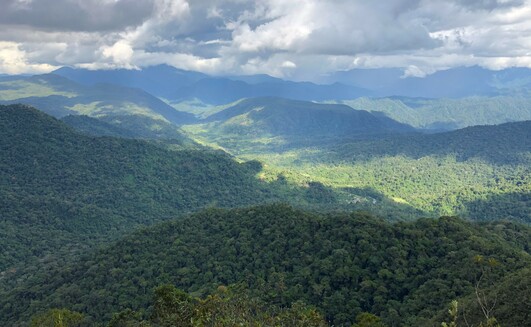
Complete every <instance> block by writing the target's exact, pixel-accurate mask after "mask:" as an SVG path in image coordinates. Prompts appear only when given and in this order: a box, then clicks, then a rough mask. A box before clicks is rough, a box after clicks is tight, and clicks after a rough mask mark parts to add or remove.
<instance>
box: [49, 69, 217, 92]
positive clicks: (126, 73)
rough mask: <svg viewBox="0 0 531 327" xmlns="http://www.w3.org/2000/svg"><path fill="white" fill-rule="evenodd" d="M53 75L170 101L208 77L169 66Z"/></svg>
mask: <svg viewBox="0 0 531 327" xmlns="http://www.w3.org/2000/svg"><path fill="white" fill-rule="evenodd" d="M53 73H54V74H57V75H61V76H64V77H67V78H69V79H71V80H73V81H76V82H78V83H82V84H85V85H93V84H98V83H106V84H116V85H122V86H127V87H133V88H140V89H143V90H145V91H147V92H149V93H151V94H153V95H156V96H158V97H163V98H168V99H172V98H173V94H174V93H175V91H176V90H177V89H179V88H181V87H183V86H186V85H190V84H193V83H195V82H197V81H199V80H200V79H203V78H207V77H208V76H207V75H204V74H201V73H197V72H192V71H185V70H181V69H177V68H174V67H172V66H168V65H158V66H151V67H146V68H143V69H142V70H133V69H116V70H88V69H77V68H70V67H62V68H59V69H58V70H56V71H54V72H53Z"/></svg>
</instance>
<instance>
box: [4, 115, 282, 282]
mask: <svg viewBox="0 0 531 327" xmlns="http://www.w3.org/2000/svg"><path fill="white" fill-rule="evenodd" d="M0 153H1V155H0V208H2V209H1V215H2V217H1V218H2V219H1V220H0V244H2V251H0V272H2V271H4V270H5V269H7V268H10V267H13V266H14V265H15V264H16V263H17V262H20V261H25V262H29V261H31V260H33V259H36V258H43V257H46V256H47V255H52V256H53V255H57V253H56V251H58V249H64V248H70V249H71V250H72V251H74V252H75V251H78V250H79V249H81V248H83V247H84V246H87V245H89V244H95V243H97V242H98V241H101V240H102V239H108V238H109V237H111V236H113V235H114V236H116V235H121V234H122V233H123V232H125V231H128V230H131V229H133V228H135V227H136V226H138V225H143V224H151V223H153V222H156V221H161V220H165V219H168V218H174V217H176V216H177V215H179V214H182V213H184V212H188V211H191V210H195V209H198V208H201V207H205V206H213V205H217V206H235V205H245V204H251V203H261V202H263V201H268V200H271V199H278V196H277V197H276V196H275V195H274V192H272V191H271V188H270V187H269V186H267V185H266V184H265V183H261V182H259V181H257V180H256V179H255V175H256V173H257V172H258V170H259V169H260V165H256V163H255V164H254V165H253V164H239V163H237V162H235V161H233V160H232V159H231V158H230V157H228V156H227V155H226V154H224V153H222V152H214V151H205V150H201V151H200V150H188V149H186V148H183V149H182V150H179V151H169V150H165V149H162V148H159V147H157V146H155V145H151V144H149V143H147V142H144V141H138V140H127V139H119V138H110V137H100V138H95V137H88V136H84V135H81V134H78V133H76V132H75V131H74V130H72V129H71V128H69V127H68V126H66V125H65V124H63V123H62V122H60V121H58V120H56V119H55V118H52V117H50V116H48V115H46V114H44V113H42V112H39V111H37V110H36V109H33V108H30V107H27V106H23V105H12V106H0Z"/></svg>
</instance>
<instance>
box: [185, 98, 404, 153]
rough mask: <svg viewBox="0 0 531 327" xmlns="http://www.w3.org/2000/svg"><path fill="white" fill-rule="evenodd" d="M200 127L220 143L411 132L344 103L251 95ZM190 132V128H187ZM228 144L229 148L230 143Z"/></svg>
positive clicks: (325, 138)
mask: <svg viewBox="0 0 531 327" xmlns="http://www.w3.org/2000/svg"><path fill="white" fill-rule="evenodd" d="M204 121H205V122H207V123H208V124H207V125H205V126H203V127H202V128H201V130H203V131H206V132H205V137H206V138H208V139H211V140H214V139H216V140H217V141H220V142H221V143H223V140H227V141H228V142H237V141H238V140H241V141H246V142H252V141H253V140H256V141H257V142H261V140H264V139H267V138H271V139H274V138H282V141H283V142H284V143H287V144H290V143H291V144H294V143H298V142H301V141H302V142H306V143H310V144H311V143H316V142H323V141H325V140H335V141H338V140H340V139H342V138H351V137H368V136H371V135H381V134H388V133H397V132H398V133H400V132H411V131H413V129H412V128H411V127H409V126H407V125H403V124H400V123H397V122H395V121H393V120H391V119H389V118H387V117H378V116H375V115H372V114H370V113H368V112H366V111H362V110H352V109H351V108H350V107H348V106H345V105H332V104H318V103H312V102H306V101H296V100H288V99H282V98H269V97H265V98H253V99H244V100H241V101H239V102H236V103H235V104H234V105H232V106H229V107H228V108H226V109H224V110H222V111H220V112H217V113H214V114H212V115H210V116H208V117H207V118H206V119H205V120H204ZM186 129H187V130H189V131H193V127H186ZM222 145H223V146H225V145H227V146H228V147H229V149H231V146H230V144H225V143H223V144H222Z"/></svg>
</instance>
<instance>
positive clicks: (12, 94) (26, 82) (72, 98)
mask: <svg viewBox="0 0 531 327" xmlns="http://www.w3.org/2000/svg"><path fill="white" fill-rule="evenodd" d="M0 100H3V101H2V103H4V104H12V103H24V104H29V105H32V106H35V107H38V108H39V109H40V110H43V111H45V112H46V113H48V114H51V115H53V116H55V117H63V116H67V115H72V114H83V115H89V116H93V117H98V118H104V119H106V120H107V121H108V122H111V123H113V124H116V125H118V126H121V127H123V128H125V129H128V127H127V125H128V122H129V120H138V119H137V118H142V121H144V123H143V124H142V125H140V124H136V125H137V126H136V129H134V130H133V132H135V131H136V130H138V129H139V128H140V129H141V130H142V132H143V134H146V135H148V134H149V132H150V131H151V132H153V133H152V134H153V135H151V137H152V138H154V137H157V131H160V130H163V131H164V132H168V133H171V132H172V131H175V129H176V128H175V125H181V124H185V123H191V122H194V121H195V120H196V119H195V117H194V115H192V114H189V113H184V112H180V111H177V110H175V109H174V108H173V107H171V106H169V105H168V104H166V103H164V102H163V101H161V100H160V99H158V98H156V97H154V96H152V95H151V94H149V93H147V92H145V91H143V90H140V89H133V88H127V87H123V86H117V85H110V84H97V85H93V86H83V85H80V84H77V83H75V82H73V81H70V80H68V79H66V78H65V77H62V76H59V75H53V74H47V75H37V76H32V77H19V78H17V79H13V80H9V81H5V82H0ZM117 118H118V119H117ZM122 125H123V126H122Z"/></svg>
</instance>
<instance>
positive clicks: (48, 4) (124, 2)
mask: <svg viewBox="0 0 531 327" xmlns="http://www.w3.org/2000/svg"><path fill="white" fill-rule="evenodd" d="M152 11H153V1H149V0H119V1H114V0H107V1H105V0H33V1H29V0H22V1H21V0H2V10H1V11H0V24H11V25H28V26H33V27H34V28H42V29H47V30H53V31H90V32H92V31H111V30H121V29H124V28H126V27H129V26H136V25H139V24H141V23H142V22H143V21H144V20H145V19H147V18H148V17H149V16H150V15H151V13H152Z"/></svg>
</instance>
